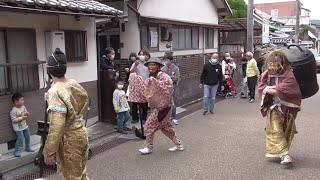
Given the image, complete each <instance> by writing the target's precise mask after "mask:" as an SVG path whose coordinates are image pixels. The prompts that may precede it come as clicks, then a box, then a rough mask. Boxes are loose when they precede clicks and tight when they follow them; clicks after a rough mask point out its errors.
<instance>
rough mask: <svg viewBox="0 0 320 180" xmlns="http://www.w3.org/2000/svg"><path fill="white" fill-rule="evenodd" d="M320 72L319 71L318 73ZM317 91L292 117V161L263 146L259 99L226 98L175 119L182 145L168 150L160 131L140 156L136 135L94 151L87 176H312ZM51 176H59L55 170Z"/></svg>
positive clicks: (146, 179)
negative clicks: (212, 110)
mask: <svg viewBox="0 0 320 180" xmlns="http://www.w3.org/2000/svg"><path fill="white" fill-rule="evenodd" d="M319 78H320V77H319V76H318V79H319ZM319 102H320V93H318V94H317V95H315V96H313V97H312V98H310V99H306V100H304V101H303V105H302V111H301V112H300V113H299V115H298V118H297V120H296V125H297V130H298V134H297V135H296V136H295V139H294V142H293V146H292V150H291V155H292V156H293V157H294V158H295V161H296V162H295V163H294V165H293V166H292V167H285V166H283V165H280V163H279V162H278V161H268V160H267V159H266V158H265V157H264V152H265V134H264V127H265V119H264V118H262V117H261V115H260V111H259V103H258V102H255V103H253V104H249V103H248V102H247V101H246V100H243V99H239V98H237V99H227V100H223V101H220V102H218V103H217V104H216V114H214V115H207V116H203V115H202V111H198V112H195V113H193V114H191V115H189V116H187V117H184V118H183V119H181V120H180V124H179V126H176V130H177V133H178V135H179V137H180V138H181V140H182V142H183V143H184V145H185V146H186V150H185V151H184V152H176V153H172V152H169V151H168V148H170V147H171V146H173V144H172V142H171V141H170V140H168V139H167V138H166V137H165V136H164V135H163V134H162V133H160V132H158V133H157V134H156V136H155V142H154V144H155V149H154V152H153V153H152V154H150V155H146V156H142V155H140V154H139V153H138V149H139V148H140V147H141V145H142V144H143V141H141V140H132V141H129V142H127V143H124V144H122V145H120V146H117V147H115V148H113V149H111V150H108V151H106V152H104V153H101V154H99V155H97V156H94V157H93V158H92V159H91V160H90V161H89V163H88V172H89V177H90V179H92V180H126V179H130V180H152V179H154V180H170V179H177V180H213V179H214V180H216V179H223V180H227V179H232V180H249V179H250V180H257V179H259V180H270V179H272V180H278V179H296V180H299V179H301V180H313V179H314V180H316V179H319V176H320V171H319V170H320V157H319V152H320V144H319V142H320V136H319V135H318V133H319V131H320V122H319V119H320V114H319V109H318V108H319ZM50 179H61V177H59V176H57V175H54V176H51V177H50Z"/></svg>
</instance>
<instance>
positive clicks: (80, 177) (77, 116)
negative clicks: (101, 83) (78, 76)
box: [43, 49, 89, 180]
mask: <svg viewBox="0 0 320 180" xmlns="http://www.w3.org/2000/svg"><path fill="white" fill-rule="evenodd" d="M66 62H67V61H66V56H65V55H64V54H63V53H62V52H61V51H60V50H59V49H57V50H56V51H55V52H54V54H52V55H51V56H50V57H49V58H48V61H47V71H48V73H49V75H51V77H52V80H53V83H54V84H53V85H52V87H51V88H50V90H49V91H48V99H47V101H48V113H49V119H50V127H49V134H48V138H47V141H46V144H45V147H44V152H43V155H44V158H45V163H46V164H47V165H53V164H55V163H56V161H57V162H58V168H59V170H60V171H62V174H63V176H64V179H67V180H87V179H88V177H87V173H86V163H87V159H88V157H87V155H88V136H87V131H86V128H85V126H84V120H83V113H84V111H85V110H86V109H87V106H88V102H89V98H88V95H87V92H86V90H85V89H84V88H83V87H82V86H81V85H80V84H78V83H77V82H76V81H75V80H71V79H67V78H65V76H64V75H65V73H66V70H67V67H66Z"/></svg>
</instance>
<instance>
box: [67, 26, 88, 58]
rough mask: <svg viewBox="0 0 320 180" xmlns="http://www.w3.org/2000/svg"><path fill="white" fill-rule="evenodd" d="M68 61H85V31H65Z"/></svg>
mask: <svg viewBox="0 0 320 180" xmlns="http://www.w3.org/2000/svg"><path fill="white" fill-rule="evenodd" d="M65 44H66V56H67V60H68V62H84V61H87V60H88V59H87V34H86V32H85V31H65Z"/></svg>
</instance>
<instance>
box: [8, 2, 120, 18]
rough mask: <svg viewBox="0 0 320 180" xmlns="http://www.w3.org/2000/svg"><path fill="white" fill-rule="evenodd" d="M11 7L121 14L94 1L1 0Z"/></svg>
mask: <svg viewBox="0 0 320 180" xmlns="http://www.w3.org/2000/svg"><path fill="white" fill-rule="evenodd" d="M2 2H3V3H4V4H6V5H7V6H11V7H16V6H24V7H26V8H30V9H39V8H40V9H51V8H53V9H55V10H56V11H57V12H59V11H66V10H70V11H72V12H76V13H86V14H92V13H94V14H98V15H121V14H122V13H123V12H122V11H120V10H117V9H115V8H113V7H110V6H107V5H105V4H102V3H99V2H97V1H94V0H2Z"/></svg>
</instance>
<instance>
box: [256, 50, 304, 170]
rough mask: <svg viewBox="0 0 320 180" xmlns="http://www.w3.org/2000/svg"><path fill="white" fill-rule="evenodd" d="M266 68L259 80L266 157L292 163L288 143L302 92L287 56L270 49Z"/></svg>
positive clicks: (291, 137)
mask: <svg viewBox="0 0 320 180" xmlns="http://www.w3.org/2000/svg"><path fill="white" fill-rule="evenodd" d="M266 62H267V68H268V70H266V71H265V72H264V73H262V75H261V78H260V80H259V87H258V89H259V93H260V97H261V112H262V115H263V116H264V117H265V116H267V126H266V141H267V142H266V151H267V153H266V157H276V158H281V164H288V163H292V162H293V159H292V157H291V156H290V155H289V149H290V145H291V143H292V140H293V137H294V135H295V134H296V133H297V131H296V126H295V119H296V117H297V113H298V111H299V110H300V104H301V99H302V95H301V92H300V88H299V85H298V83H297V81H296V78H295V76H294V74H293V71H292V68H291V66H290V64H289V61H288V58H287V56H286V55H285V54H284V53H283V52H281V51H273V52H271V53H270V54H269V55H268V56H267V59H266Z"/></svg>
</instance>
